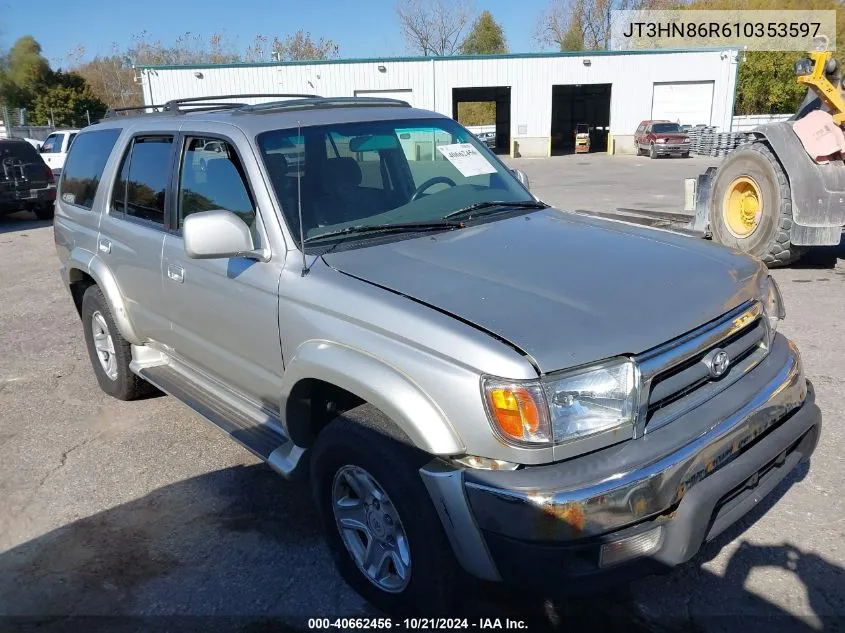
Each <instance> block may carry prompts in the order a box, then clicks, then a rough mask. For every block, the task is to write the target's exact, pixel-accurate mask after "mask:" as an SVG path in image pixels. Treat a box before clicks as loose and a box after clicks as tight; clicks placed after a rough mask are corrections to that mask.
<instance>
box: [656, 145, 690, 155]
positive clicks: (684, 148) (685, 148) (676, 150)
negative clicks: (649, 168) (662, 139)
mask: <svg viewBox="0 0 845 633" xmlns="http://www.w3.org/2000/svg"><path fill="white" fill-rule="evenodd" d="M654 147H655V151H656V152H657V153H658V154H688V153H689V151H690V143H678V144H675V143H655V144H654Z"/></svg>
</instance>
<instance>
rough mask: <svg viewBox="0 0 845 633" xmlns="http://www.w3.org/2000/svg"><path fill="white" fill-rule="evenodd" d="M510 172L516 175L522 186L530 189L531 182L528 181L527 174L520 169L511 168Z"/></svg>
mask: <svg viewBox="0 0 845 633" xmlns="http://www.w3.org/2000/svg"><path fill="white" fill-rule="evenodd" d="M511 173H512V174H513V175H514V176H516V179H517V180H518V181H519V182H521V183H522V186H523V187H525V188H526V189H528V190H529V191H530V190H531V183H530V182H529V181H528V176H527V175H526V174H525V172H524V171H522V170H521V169H511Z"/></svg>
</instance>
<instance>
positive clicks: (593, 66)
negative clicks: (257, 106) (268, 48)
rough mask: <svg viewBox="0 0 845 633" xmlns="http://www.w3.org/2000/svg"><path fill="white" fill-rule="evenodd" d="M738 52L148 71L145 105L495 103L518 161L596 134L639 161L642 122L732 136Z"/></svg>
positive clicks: (451, 109) (503, 146) (503, 144)
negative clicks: (277, 97) (189, 101)
mask: <svg viewBox="0 0 845 633" xmlns="http://www.w3.org/2000/svg"><path fill="white" fill-rule="evenodd" d="M737 58H738V51H737V50H735V49H696V50H683V51H681V50H642V51H591V52H588V53H585V52H578V53H533V54H516V55H489V56H461V57H435V58H418V57H416V58H413V57H412V58H390V59H377V58H375V59H348V60H333V61H326V62H287V63H276V62H273V63H262V64H224V65H204V66H190V67H188V66H154V67H143V68H141V69H140V71H141V76H142V79H143V86H144V99H145V103H147V104H160V103H164V102H166V101H167V100H169V99H176V98H184V97H194V96H211V95H224V94H238V93H241V94H244V93H315V94H319V95H322V96H385V97H394V98H399V99H402V100H404V101H408V102H409V103H410V104H411V105H413V106H415V107H419V108H425V109H429V110H435V111H437V112H440V113H442V114H445V115H447V116H454V117H455V118H457V109H458V103H459V102H463V101H495V102H496V133H497V146H498V148H499V149H500V150H502V151H505V152H509V153H510V154H511V155H518V156H548V155H550V154H551V153H553V152H557V151H561V152H565V151H567V150H568V149H569V148H571V146H572V144H573V140H572V139H573V138H574V134H573V132H574V128H575V126H576V125H577V124H578V123H587V124H589V125H590V127H591V128H592V132H591V135H592V146H593V150H600V151H605V150H612V151H616V152H620V153H627V152H632V151H633V134H634V130H635V129H636V127H637V125H638V124H639V122H640V121H642V120H644V119H668V120H670V121H677V122H679V123H681V124H690V125H695V124H701V123H703V124H707V125H714V126H716V127H717V128H719V129H720V130H722V131H729V130H730V127H731V117H732V114H733V106H734V97H735V92H736V81H737Z"/></svg>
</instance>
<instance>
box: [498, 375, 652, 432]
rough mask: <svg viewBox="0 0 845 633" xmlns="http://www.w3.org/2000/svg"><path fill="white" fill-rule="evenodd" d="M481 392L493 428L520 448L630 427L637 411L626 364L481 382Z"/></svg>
mask: <svg viewBox="0 0 845 633" xmlns="http://www.w3.org/2000/svg"><path fill="white" fill-rule="evenodd" d="M482 388H483V391H484V398H485V402H486V404H487V409H488V413H489V415H490V420H491V422H492V423H493V425H494V427H495V428H496V429H497V430H498V431H499V433H500V434H501V435H502V436H503V437H504V439H506V440H508V441H511V442H516V443H520V444H534V445H536V444H557V443H560V442H566V441H568V440H573V439H577V438H580V437H585V436H587V435H593V434H594V433H600V432H602V431H607V430H610V429H614V428H617V427H621V426H626V425H633V423H634V417H635V416H636V410H637V381H636V371H635V368H634V363H633V362H631V361H629V360H621V361H613V362H609V363H606V364H602V365H597V366H593V367H588V368H585V369H580V370H577V371H574V372H571V373H569V374H564V375H557V376H550V377H546V378H543V379H540V380H536V381H530V382H519V383H511V382H507V381H502V380H499V379H496V378H485V379H484V380H483V381H482Z"/></svg>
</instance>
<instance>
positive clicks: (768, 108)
mask: <svg viewBox="0 0 845 633" xmlns="http://www.w3.org/2000/svg"><path fill="white" fill-rule="evenodd" d="M841 6H842V5H841V3H840V2H839V0H694V1H693V2H691V3H690V4H689V5H688V7H689V8H690V9H712V10H718V9H732V10H762V9H769V10H773V9H775V10H808V9H836V10H837V11H836V33H837V38H836V40H837V41H836V47H837V49H838V50H840V51H841V50H845V48H843V47H845V11H843V10H841V8H840V7H841ZM805 56H806V54H804V53H800V52H773V51H748V52H747V53H743V54H741V55H740V59H741V62H740V65H739V78H738V81H737V91H736V104H735V106H734V113H735V114H780V113H783V114H786V113H792V112H795V111H796V110H797V109H798V106H799V105H800V103H801V100H802V99H803V98H804V95H805V94H806V92H807V89H806V87H805V86H803V85H801V84H799V83H798V82H797V81H795V75H794V73H793V64H794V63H795V61H796V60H797V59H799V58H801V57H805Z"/></svg>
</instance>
